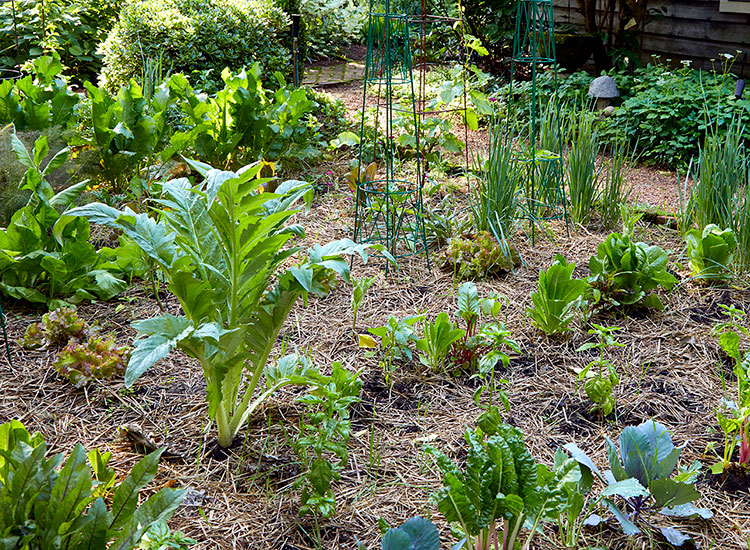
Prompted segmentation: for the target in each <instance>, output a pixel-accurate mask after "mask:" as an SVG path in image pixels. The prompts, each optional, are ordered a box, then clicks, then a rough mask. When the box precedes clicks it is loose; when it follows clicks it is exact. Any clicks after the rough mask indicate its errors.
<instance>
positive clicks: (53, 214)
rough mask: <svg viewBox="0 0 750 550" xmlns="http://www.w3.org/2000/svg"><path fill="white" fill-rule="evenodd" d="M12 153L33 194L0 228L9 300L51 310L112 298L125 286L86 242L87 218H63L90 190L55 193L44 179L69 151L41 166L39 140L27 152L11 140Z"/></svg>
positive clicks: (1, 269) (42, 143)
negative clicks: (70, 304) (62, 210)
mask: <svg viewBox="0 0 750 550" xmlns="http://www.w3.org/2000/svg"><path fill="white" fill-rule="evenodd" d="M12 139H13V149H14V151H15V153H16V156H17V158H18V160H19V162H21V163H22V164H23V165H24V166H25V167H26V168H27V171H26V175H25V176H24V179H23V181H22V182H21V189H28V190H29V191H31V198H30V199H29V202H28V203H27V204H26V206H24V207H23V208H21V209H20V210H18V211H17V212H16V213H15V214H14V215H13V217H12V218H11V221H10V224H9V225H8V227H7V229H4V230H0V291H2V293H3V294H4V295H6V296H10V297H12V298H16V299H19V300H27V301H29V302H33V303H37V304H47V305H48V306H50V307H58V306H60V305H65V304H66V302H65V301H64V300H67V301H68V302H70V303H77V302H80V301H81V300H93V299H96V298H101V299H103V300H108V299H110V298H112V297H114V296H115V295H117V294H119V293H120V292H121V291H122V290H123V289H124V288H125V282H124V281H122V280H121V279H119V278H118V277H117V276H116V275H115V274H113V273H112V272H111V271H108V270H106V269H101V268H100V266H99V262H100V260H101V256H100V254H99V253H98V252H97V251H96V250H95V249H94V246H93V245H92V244H91V243H89V242H88V239H89V232H90V227H89V223H88V221H86V220H85V219H84V218H75V217H71V216H69V215H62V216H61V215H60V214H59V212H58V210H57V208H67V207H69V206H70V205H71V203H72V202H73V200H74V199H75V198H76V197H77V196H78V194H80V193H81V192H82V191H83V189H84V188H85V186H86V182H82V183H79V184H76V185H74V186H72V187H69V188H67V189H65V190H63V191H60V192H59V193H57V194H54V191H53V189H52V186H51V185H50V184H49V183H48V182H47V181H46V179H45V178H46V176H47V174H48V173H49V172H51V171H52V170H54V169H55V168H56V167H58V166H61V165H62V163H63V162H65V159H66V157H67V154H68V150H67V149H63V150H62V151H60V152H59V153H57V154H56V155H55V156H54V157H53V158H52V159H51V160H50V161H49V162H48V163H47V164H46V165H44V166H42V162H43V160H44V158H45V157H46V156H47V154H48V152H49V147H48V146H47V138H46V137H45V136H41V137H40V138H39V139H38V140H37V141H36V143H35V145H34V149H33V151H32V152H31V154H29V152H28V151H27V150H26V148H25V147H24V145H23V143H21V141H20V140H19V139H18V138H17V137H15V136H13V137H12Z"/></svg>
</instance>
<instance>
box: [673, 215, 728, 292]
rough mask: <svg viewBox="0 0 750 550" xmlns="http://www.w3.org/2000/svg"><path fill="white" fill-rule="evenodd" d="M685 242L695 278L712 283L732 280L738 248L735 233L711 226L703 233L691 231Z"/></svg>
mask: <svg viewBox="0 0 750 550" xmlns="http://www.w3.org/2000/svg"><path fill="white" fill-rule="evenodd" d="M685 240H686V241H687V246H688V256H689V257H690V268H691V270H692V272H693V277H695V278H696V279H705V280H711V281H728V280H731V279H732V276H733V275H732V267H731V266H732V262H733V260H734V251H735V249H736V248H737V237H736V236H735V234H734V231H732V230H731V229H724V230H722V229H721V228H720V227H719V226H718V225H714V224H709V225H707V226H706V227H704V228H703V231H700V230H698V229H691V230H690V231H688V232H687V233H685Z"/></svg>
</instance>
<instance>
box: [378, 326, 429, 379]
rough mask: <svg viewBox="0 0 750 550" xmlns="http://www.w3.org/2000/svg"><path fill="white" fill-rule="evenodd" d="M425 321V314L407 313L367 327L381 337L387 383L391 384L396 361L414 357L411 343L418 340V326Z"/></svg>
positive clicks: (383, 366) (382, 363)
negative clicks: (404, 315) (399, 317)
mask: <svg viewBox="0 0 750 550" xmlns="http://www.w3.org/2000/svg"><path fill="white" fill-rule="evenodd" d="M422 321H424V315H407V316H406V317H403V318H402V319H398V318H397V317H394V316H393V315H391V316H390V317H388V321H386V323H385V324H384V325H383V326H380V327H373V328H370V329H367V330H368V332H369V333H370V334H372V335H373V336H377V337H378V338H380V348H381V353H382V357H383V359H382V361H381V367H382V368H383V375H384V376H385V381H386V384H387V385H389V386H390V385H391V376H393V373H394V372H395V371H396V368H397V366H396V365H395V362H396V361H403V360H409V361H411V359H412V352H411V347H410V345H411V344H412V343H415V342H417V340H418V338H417V332H416V328H415V327H417V326H419V324H420V323H422Z"/></svg>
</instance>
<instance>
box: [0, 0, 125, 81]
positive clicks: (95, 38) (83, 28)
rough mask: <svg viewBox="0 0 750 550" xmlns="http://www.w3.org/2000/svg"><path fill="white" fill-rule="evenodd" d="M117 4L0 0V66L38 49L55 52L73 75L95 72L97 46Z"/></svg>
mask: <svg viewBox="0 0 750 550" xmlns="http://www.w3.org/2000/svg"><path fill="white" fill-rule="evenodd" d="M119 7H120V3H119V2H117V1H115V0H73V1H72V2H71V1H69V0H46V1H45V2H37V1H36V0H16V2H15V5H12V4H11V2H3V3H2V4H0V27H1V28H2V29H3V31H4V32H2V33H0V52H2V54H1V55H0V67H15V66H16V64H17V63H18V64H23V63H25V62H26V61H29V60H31V59H34V58H35V57H38V56H40V55H41V54H42V53H52V52H57V53H59V54H60V57H61V59H62V63H63V65H65V67H67V68H68V69H69V71H70V72H71V73H72V74H73V75H75V76H84V75H93V74H96V73H97V72H99V70H100V68H101V58H102V56H101V54H100V53H98V52H97V46H98V45H99V43H100V42H101V41H102V40H104V38H105V37H106V35H107V32H108V31H109V29H110V28H112V25H113V24H114V21H115V19H116V18H117V11H118V10H119ZM14 8H15V10H16V20H15V24H16V28H17V29H18V53H17V55H16V33H15V32H14V30H13V29H14V27H13V23H14V21H13V9H14ZM42 10H43V11H42ZM42 13H43V14H44V19H42ZM42 21H44V25H42Z"/></svg>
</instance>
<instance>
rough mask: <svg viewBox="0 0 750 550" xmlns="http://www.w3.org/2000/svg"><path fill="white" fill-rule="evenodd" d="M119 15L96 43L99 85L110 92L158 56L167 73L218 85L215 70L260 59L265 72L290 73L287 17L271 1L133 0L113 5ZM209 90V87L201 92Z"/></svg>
mask: <svg viewBox="0 0 750 550" xmlns="http://www.w3.org/2000/svg"><path fill="white" fill-rule="evenodd" d="M119 8H120V10H119V18H118V20H117V23H116V24H115V25H114V27H113V28H112V30H111V32H110V33H109V34H108V36H107V39H106V40H105V41H104V43H103V44H102V45H101V47H100V51H101V53H102V55H103V56H104V68H103V70H102V72H101V75H100V76H99V85H100V86H102V87H103V88H106V89H107V90H110V91H111V92H115V91H116V90H117V89H118V88H119V87H120V86H122V85H123V84H125V83H126V82H128V81H129V80H130V79H131V78H138V77H139V76H140V75H141V74H142V72H143V63H144V60H147V59H158V58H159V56H160V55H163V57H164V59H165V60H167V62H168V66H167V67H166V68H168V69H170V70H171V72H172V73H178V72H179V73H183V74H185V75H191V74H192V73H193V72H195V71H197V72H196V73H195V76H198V77H205V80H206V84H208V85H209V86H212V85H213V84H214V83H218V85H219V86H221V72H222V71H223V70H224V69H225V68H226V67H229V68H230V70H232V71H239V70H240V69H242V68H243V67H249V66H250V65H252V64H253V63H255V62H257V63H260V65H261V68H262V71H263V72H264V73H265V74H268V75H272V74H273V73H274V72H275V71H281V72H282V73H284V76H285V78H287V79H289V77H290V76H291V75H292V63H291V59H292V55H291V52H290V50H289V48H288V47H286V46H285V42H287V39H286V37H287V35H288V32H289V31H288V29H289V23H290V21H289V17H288V16H287V14H285V13H284V11H283V10H282V9H281V8H280V7H278V6H277V5H276V4H275V3H273V2H264V1H256V0H211V1H210V2H202V1H198V0H138V1H135V2H129V3H127V4H123V5H121V6H119ZM207 91H210V90H207Z"/></svg>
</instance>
